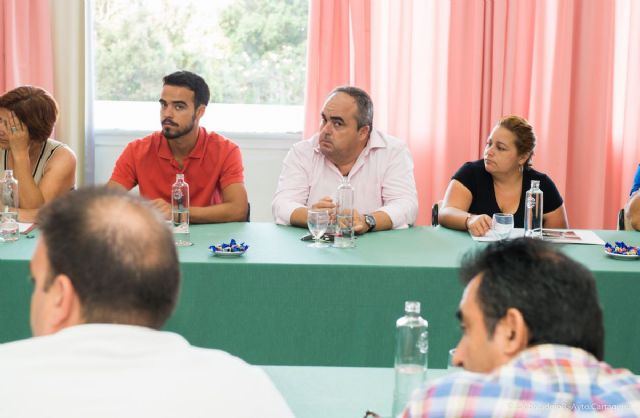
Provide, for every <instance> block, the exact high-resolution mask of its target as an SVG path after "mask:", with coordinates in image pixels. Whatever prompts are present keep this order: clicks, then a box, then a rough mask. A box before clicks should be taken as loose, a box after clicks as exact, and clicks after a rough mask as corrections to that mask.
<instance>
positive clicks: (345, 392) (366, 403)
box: [262, 366, 449, 418]
mask: <svg viewBox="0 0 640 418" xmlns="http://www.w3.org/2000/svg"><path fill="white" fill-rule="evenodd" d="M262 369H264V371H265V372H266V373H267V374H268V375H269V377H270V378H271V380H272V381H273V383H274V384H275V385H276V387H277V388H278V390H279V391H280V393H282V396H284V398H285V400H286V401H287V403H288V404H289V407H290V408H291V410H292V411H293V414H294V415H295V416H296V417H297V418H362V417H363V416H364V414H365V412H366V411H373V412H375V413H377V414H379V415H380V416H382V417H390V416H391V405H392V404H393V385H394V376H393V369H392V368H371V367H299V366H298V367H296V366H262ZM447 373H449V371H448V370H446V369H442V370H441V369H429V371H428V372H427V381H429V380H432V379H436V378H438V377H441V376H444V375H446V374H447Z"/></svg>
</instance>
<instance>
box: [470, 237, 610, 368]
mask: <svg viewBox="0 0 640 418" xmlns="http://www.w3.org/2000/svg"><path fill="white" fill-rule="evenodd" d="M477 275H481V277H482V279H481V282H480V286H479V287H478V292H477V301H478V304H479V305H480V309H481V310H482V313H483V315H484V321H485V324H486V326H487V329H488V331H489V334H490V335H491V336H493V333H494V331H495V328H496V325H497V323H498V321H499V320H500V319H501V318H503V317H504V316H505V315H506V313H507V309H509V308H515V309H517V310H519V311H520V312H521V313H522V316H523V317H524V320H525V322H526V324H527V327H528V329H529V346H532V345H537V344H563V345H568V346H572V347H578V348H581V349H583V350H586V351H588V352H590V353H591V354H593V355H594V356H595V357H596V358H597V359H599V360H602V359H603V356H604V325H603V322H602V309H601V307H600V303H599V302H598V292H597V289H596V284H595V280H594V278H593V275H592V274H591V272H590V271H589V270H587V268H586V267H584V266H583V265H582V264H580V263H578V262H576V261H574V260H572V259H570V258H569V257H567V256H566V255H564V254H562V253H561V252H559V251H557V250H555V249H553V248H552V247H551V246H550V245H549V244H548V243H545V242H543V241H541V240H535V239H531V238H519V239H514V240H506V241H498V242H495V243H492V244H491V245H489V246H488V247H487V248H485V249H484V250H483V251H480V252H479V253H469V254H467V255H466V256H465V258H464V260H463V263H462V267H461V269H460V278H461V281H462V283H463V284H464V285H465V286H466V285H467V284H468V283H469V282H470V281H471V280H472V279H473V278H474V277H476V276H477Z"/></svg>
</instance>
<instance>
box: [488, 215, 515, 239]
mask: <svg viewBox="0 0 640 418" xmlns="http://www.w3.org/2000/svg"><path fill="white" fill-rule="evenodd" d="M491 229H492V230H493V234H494V235H495V237H496V238H498V240H500V241H502V240H503V239H505V238H508V237H509V234H511V230H512V229H513V215H512V214H510V213H494V214H493V222H492V223H491Z"/></svg>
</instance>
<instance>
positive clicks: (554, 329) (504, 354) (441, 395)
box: [403, 238, 640, 418]
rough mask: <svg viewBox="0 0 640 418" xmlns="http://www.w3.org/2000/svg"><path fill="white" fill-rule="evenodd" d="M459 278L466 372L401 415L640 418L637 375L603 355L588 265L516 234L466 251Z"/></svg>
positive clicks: (436, 385) (460, 352)
mask: <svg viewBox="0 0 640 418" xmlns="http://www.w3.org/2000/svg"><path fill="white" fill-rule="evenodd" d="M461 279H462V282H463V284H465V285H466V288H465V290H464V294H463V296H462V300H461V302H460V308H459V310H458V317H459V319H460V325H461V327H462V330H463V335H462V338H461V339H460V342H459V343H458V346H457V347H456V351H455V357H454V363H456V364H457V365H459V366H461V367H464V368H465V371H464V372H460V373H454V374H450V375H448V376H445V377H444V378H442V379H439V380H436V381H434V382H433V383H432V384H429V385H428V386H427V387H425V388H422V389H420V390H419V391H416V392H415V393H414V394H413V398H412V400H411V401H410V403H409V405H408V406H407V409H406V410H405V411H404V414H403V417H406V418H409V417H444V416H446V417H472V416H474V417H480V416H481V417H514V416H517V417H549V416H552V417H571V416H606V417H637V416H640V378H638V376H635V375H633V374H631V373H630V372H629V371H628V370H623V369H613V368H611V367H610V366H609V365H607V364H606V363H604V362H602V358H603V355H604V353H603V351H604V327H603V322H602V310H601V308H600V305H599V302H598V295H597V291H596V285H595V281H594V279H593V276H592V275H591V273H590V272H589V271H588V270H587V269H586V268H585V267H583V266H582V265H581V264H579V263H577V262H575V261H573V260H571V259H569V258H568V257H567V256H565V255H564V254H562V253H560V252H557V251H556V250H554V249H552V248H551V247H550V246H549V245H548V244H545V243H544V242H542V241H538V240H532V239H526V238H522V239H516V240H513V241H500V242H496V243H494V244H492V245H489V246H488V247H487V248H486V249H485V250H483V251H482V252H480V253H479V254H475V255H470V256H467V257H466V259H465V261H464V262H463V266H462V268H461ZM634 349H637V348H634V347H629V350H634Z"/></svg>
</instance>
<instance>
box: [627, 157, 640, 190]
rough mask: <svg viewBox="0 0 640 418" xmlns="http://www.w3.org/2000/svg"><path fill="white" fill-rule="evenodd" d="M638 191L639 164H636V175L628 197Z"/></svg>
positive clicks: (639, 185)
mask: <svg viewBox="0 0 640 418" xmlns="http://www.w3.org/2000/svg"><path fill="white" fill-rule="evenodd" d="M638 190H640V164H638V169H637V170H636V175H635V177H634V178H633V186H632V187H631V193H629V196H631V195H632V194H634V193H635V192H637V191H638Z"/></svg>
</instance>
